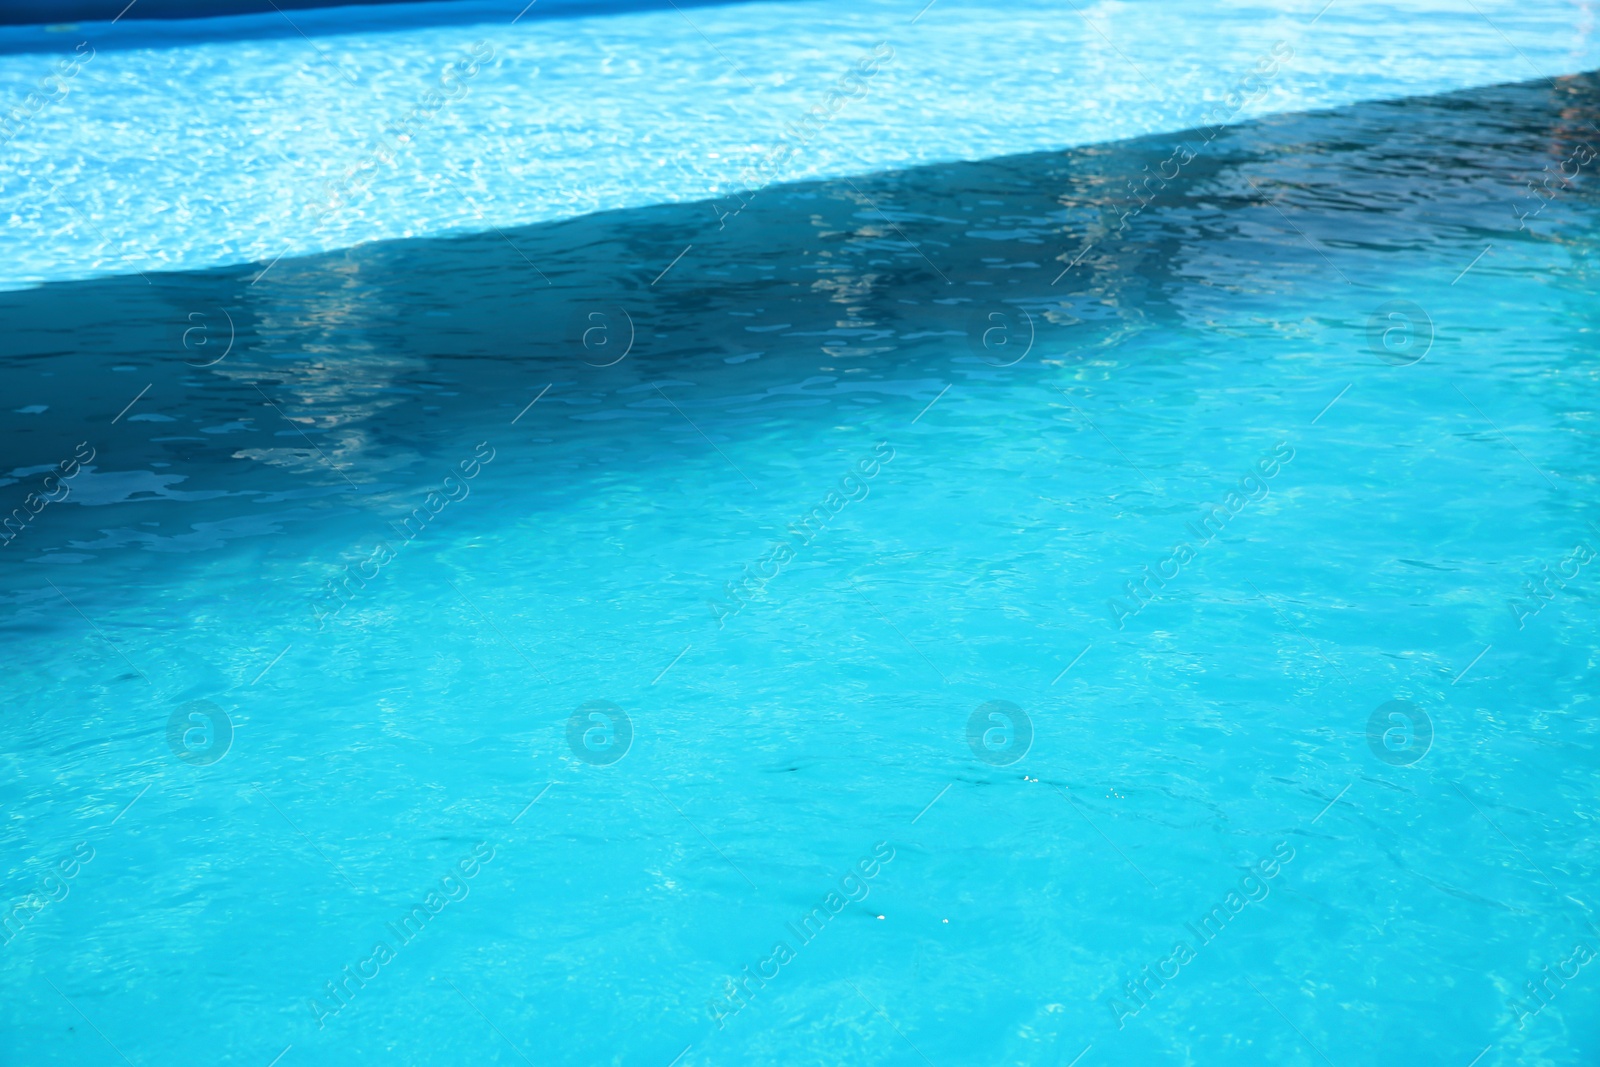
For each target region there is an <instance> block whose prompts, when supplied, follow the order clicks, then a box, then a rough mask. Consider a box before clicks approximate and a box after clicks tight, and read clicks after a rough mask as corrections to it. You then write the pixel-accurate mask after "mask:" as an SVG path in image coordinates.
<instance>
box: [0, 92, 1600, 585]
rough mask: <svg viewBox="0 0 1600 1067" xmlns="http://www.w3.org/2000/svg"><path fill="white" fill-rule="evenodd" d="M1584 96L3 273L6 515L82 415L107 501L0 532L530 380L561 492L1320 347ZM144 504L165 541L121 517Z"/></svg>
mask: <svg viewBox="0 0 1600 1067" xmlns="http://www.w3.org/2000/svg"><path fill="white" fill-rule="evenodd" d="M1597 90H1600V81H1597V79H1596V77H1595V76H1593V75H1585V76H1579V77H1573V78H1568V79H1564V80H1562V81H1561V82H1559V83H1558V84H1556V85H1554V86H1552V85H1551V84H1549V83H1528V84H1520V85H1510V86H1501V87H1495V88H1489V89H1482V90H1474V91H1470V92H1463V93H1456V94H1450V95H1447V96H1441V97H1434V98H1425V99H1412V100H1404V101H1396V102H1389V103H1378V104H1364V105H1359V106H1355V107H1350V108H1345V109H1340V110H1336V111H1328V112H1319V113H1310V114H1293V115H1282V116H1277V117H1274V118H1270V119H1267V120H1263V121H1260V122H1255V123H1251V124H1248V125H1243V126H1238V127H1233V128H1228V129H1225V130H1221V131H1188V132H1183V133H1175V134H1169V135H1161V136H1155V137H1147V138H1141V139H1137V140H1132V141H1125V142H1119V143H1113V144H1103V145H1096V146H1090V147H1085V148H1075V149H1071V150H1067V151H1060V152H1048V153H1037V154H1031V155H1024V156H1015V157H1008V158H998V159H991V160H986V161H982V162H972V163H956V164H949V165H942V166H932V167H922V168H916V169H912V170H906V171H901V172H895V173H885V174H875V175H870V176H861V177H857V178H854V179H842V180H837V181H826V182H806V183H798V184H789V185H782V186H774V187H771V188H767V189H764V190H762V191H760V192H758V193H755V194H753V195H749V196H747V197H746V198H744V199H743V200H740V199H739V198H728V199H724V200H722V201H717V202H700V203H692V204H680V205H666V206H657V207H650V208H644V209H636V210H627V211H617V212H606V213H600V214H594V215H588V216H584V217H581V218H577V219H572V220H568V221H562V222H557V223H549V224H539V225H535V226H528V227H521V228H517V229H513V230H507V231H504V232H501V231H490V232H486V233H477V234H469V235H459V236H447V237H438V238H429V239H419V240H401V241H388V242H381V243H373V244H367V245H362V246H358V247H355V248H351V249H346V250H343V251H339V252H335V253H329V254H322V255H316V256H311V257H306V258H300V259H294V258H283V259H281V260H280V261H278V262H275V263H271V264H253V265H250V266H242V267H234V268H226V269H217V270H209V271H202V272H194V273H175V274H153V275H150V276H149V277H148V278H146V277H142V276H132V277H115V278H106V279H101V280H94V281H85V282H68V283H59V284H49V285H45V286H42V287H40V288H37V289H33V290H29V291H24V292H10V293H3V294H0V329H3V332H4V335H5V337H6V349H7V353H6V358H5V360H4V363H3V366H0V375H3V376H4V385H3V387H0V392H3V394H4V395H5V396H6V397H7V398H9V399H11V401H12V403H10V404H8V405H7V408H8V410H7V412H6V413H5V414H4V416H3V419H0V434H3V441H4V445H3V455H4V457H5V460H6V462H5V466H4V468H3V469H0V474H5V473H8V472H9V473H10V476H11V477H12V478H16V479H18V482H17V483H16V484H12V485H8V486H3V487H0V488H3V490H4V491H5V492H6V493H7V494H10V495H11V496H15V497H17V499H16V500H14V501H13V500H10V498H9V497H8V503H7V504H6V507H7V509H9V508H10V507H11V506H12V505H13V504H16V503H20V501H21V497H22V494H23V493H25V492H26V491H27V489H28V488H29V485H28V484H26V483H27V482H28V480H29V479H30V478H35V477H37V473H36V471H37V470H39V469H43V468H47V467H49V466H51V465H53V464H56V463H58V462H59V461H61V460H63V459H65V458H67V457H70V456H71V455H72V454H73V451H74V448H75V447H76V446H77V445H78V444H79V443H80V442H82V441H84V439H85V438H88V439H89V441H90V443H91V444H92V446H93V447H94V448H95V449H96V450H97V456H98V460H97V462H98V463H99V465H100V470H102V471H121V472H126V473H125V474H124V475H122V476H121V480H120V481H106V480H105V479H102V480H101V482H102V484H101V488H100V490H98V491H99V492H101V493H102V495H103V496H104V499H93V498H90V499H84V498H81V497H80V500H79V502H80V503H99V504H111V503H115V504H117V505H118V506H117V507H116V508H112V509H107V508H103V507H82V508H68V507H58V508H55V509H54V510H53V512H52V513H51V514H50V515H49V518H50V520H51V521H50V523H49V524H48V528H47V529H41V530H32V529H30V530H29V531H28V532H27V533H26V534H24V535H22V536H23V537H24V538H27V539H30V540H32V541H33V544H32V545H31V546H28V547H27V549H26V550H19V549H18V548H17V547H16V546H11V547H9V549H8V550H6V551H4V552H0V559H3V560H4V561H5V562H6V563H9V564H10V565H11V567H12V568H19V567H25V566H27V564H26V563H25V562H24V561H26V560H29V559H42V558H59V559H61V560H63V561H66V560H71V559H75V558H76V559H88V558H93V557H94V554H95V553H100V552H104V551H108V550H111V549H115V548H121V547H139V546H141V545H142V546H146V547H152V548H155V547H160V548H162V550H164V551H169V552H170V551H194V550H200V549H206V548H211V547H215V546H217V545H220V544H222V543H225V542H228V541H231V540H234V539H238V538H248V537H250V536H253V535H254V534H257V533H262V532H272V531H275V530H277V529H280V528H282V527H284V526H286V525H294V524H297V523H302V522H313V521H316V520H317V519H318V517H319V515H325V514H326V513H327V509H330V508H338V507H339V506H341V504H340V501H341V499H342V498H343V497H345V496H346V495H348V494H355V495H357V496H359V495H371V494H381V493H382V492H384V491H385V490H386V488H392V487H394V486H397V485H405V486H415V485H417V484H421V482H423V481H426V480H427V479H429V478H431V477H432V474H430V473H429V472H430V471H432V469H433V467H434V466H436V465H437V464H436V463H435V460H436V459H437V458H438V457H441V456H454V455H455V454H456V453H458V452H460V451H461V450H462V449H463V448H468V450H469V451H470V447H469V446H470V442H471V441H475V440H477V439H479V437H481V436H483V433H484V430H483V428H484V427H497V428H500V429H508V428H509V427H510V426H511V424H512V423H513V420H514V419H519V418H521V416H519V412H520V411H525V410H526V408H527V405H528V404H529V403H530V402H531V401H533V400H535V399H536V398H541V399H540V405H541V406H540V408H539V410H540V412H541V417H540V419H539V420H538V423H537V431H536V434H537V437H536V439H537V440H540V441H541V442H543V444H541V446H540V447H541V449H542V450H543V452H542V454H543V456H544V457H545V458H544V459H542V460H541V461H540V464H539V465H538V466H537V467H536V468H533V469H531V470H530V472H529V473H528V479H529V480H530V481H531V482H544V483H546V485H545V488H547V489H549V490H550V491H551V492H560V491H567V492H574V491H578V490H579V487H581V485H582V484H583V483H584V482H585V480H587V479H589V478H595V477H605V476H610V475H613V474H615V473H616V472H617V471H618V470H621V469H627V470H631V471H633V472H635V473H638V472H639V471H640V469H641V468H645V469H648V468H649V467H650V466H651V465H652V464H663V463H668V462H670V461H671V458H672V457H673V456H675V455H678V454H680V452H682V451H684V450H688V449H690V448H695V449H703V448H704V446H705V443H706V441H714V442H719V443H726V442H729V441H738V440H740V439H742V438H755V437H761V436H763V435H766V436H775V437H781V436H782V435H783V434H784V433H785V432H786V431H788V430H792V429H793V428H794V427H796V426H803V425H805V424H808V423H810V424H818V423H837V422H846V421H849V419H850V418H851V416H852V414H853V413H857V412H861V411H863V410H864V408H866V407H870V406H871V405H876V404H881V403H884V402H888V401H893V402H894V403H897V404H901V405H902V406H905V407H906V408H907V410H908V411H914V410H916V409H917V408H919V407H921V406H922V405H924V404H926V403H928V402H930V401H932V400H933V399H935V398H936V396H937V395H939V393H940V390H941V388H942V387H943V386H946V385H949V384H951V383H965V384H969V385H973V386H975V387H979V388H982V387H985V383H1001V384H1004V383H1006V382H1009V381H1014V380H1017V379H1019V378H1025V377H1027V376H1035V377H1041V376H1043V377H1050V378H1052V380H1066V378H1067V377H1069V376H1071V375H1074V374H1083V373H1087V372H1088V370H1089V369H1090V368H1100V369H1099V370H1096V371H1095V373H1097V374H1098V373H1102V372H1103V371H1104V368H1105V367H1106V366H1116V365H1122V366H1126V365H1128V364H1130V363H1140V362H1144V363H1149V362H1150V361H1168V362H1171V361H1179V360H1183V359H1185V358H1186V356H1187V352H1186V349H1185V348H1184V345H1195V346H1205V354H1206V355H1207V356H1208V358H1220V359H1226V358H1227V351H1228V348H1227V346H1228V337H1229V328H1230V327H1229V326H1227V325H1226V324H1230V323H1232V324H1239V323H1242V322H1246V323H1247V322H1251V321H1259V322H1283V321H1285V320H1291V321H1295V322H1296V328H1297V329H1299V330H1300V331H1301V333H1302V334H1303V335H1308V336H1309V335H1316V336H1320V337H1323V338H1327V337H1332V338H1333V339H1334V340H1336V341H1337V343H1338V344H1339V345H1340V346H1343V348H1345V349H1348V348H1352V347H1355V346H1358V345H1360V344H1362V343H1363V341H1362V338H1364V336H1365V331H1366V328H1367V321H1368V315H1369V313H1370V311H1371V309H1372V308H1373V307H1375V306H1378V305H1380V304H1381V303H1383V302H1384V301H1385V300H1388V299H1391V298H1393V297H1397V296H1398V297H1408V296H1412V295H1414V293H1415V282H1414V279H1416V278H1418V277H1420V276H1422V275H1424V274H1427V275H1436V274H1439V272H1440V271H1441V270H1443V271H1445V272H1446V274H1448V273H1450V272H1452V271H1453V268H1452V267H1451V266H1450V265H1451V264H1454V263H1457V262H1459V263H1461V264H1463V265H1464V264H1465V263H1466V262H1467V261H1468V260H1469V259H1471V258H1472V256H1473V254H1474V253H1475V252H1477V251H1478V250H1479V249H1481V248H1482V247H1483V245H1484V244H1485V242H1486V241H1495V242H1501V243H1504V244H1513V243H1515V242H1519V241H1521V242H1528V241H1535V240H1539V241H1552V240H1557V238H1553V237H1548V236H1545V237H1536V236H1535V235H1534V234H1533V232H1532V231H1528V230H1521V231H1519V229H1518V227H1517V218H1516V216H1515V215H1514V214H1513V204H1514V202H1515V197H1516V196H1517V191H1518V186H1517V182H1518V181H1519V180H1521V179H1519V178H1518V177H1517V176H1518V175H1521V176H1523V177H1525V178H1531V177H1534V176H1536V175H1538V174H1539V173H1540V172H1541V168H1543V167H1545V166H1547V165H1549V164H1550V163H1551V162H1552V161H1559V160H1561V159H1563V158H1566V157H1567V156H1568V155H1569V154H1570V150H1571V148H1572V146H1573V145H1574V144H1578V143H1583V142H1585V141H1587V140H1588V139H1590V138H1595V136H1596V135H1595V134H1594V132H1593V129H1592V128H1591V127H1589V126H1588V124H1587V120H1589V119H1592V117H1593V116H1594V114H1595V110H1596V103H1597V100H1600V96H1597ZM1211 133H1215V136H1214V139H1212V140H1210V141H1209V142H1208V141H1207V138H1208V136H1210V135H1211ZM1182 146H1187V148H1185V147H1182ZM1190 151H1193V152H1194V156H1193V158H1192V159H1188V158H1186V156H1187V154H1188V152H1190ZM1175 160H1176V161H1178V162H1174V161H1175ZM1158 175H1159V176H1169V175H1170V176H1171V177H1170V178H1168V179H1167V180H1162V178H1160V177H1153V176H1158ZM1136 183H1137V184H1136ZM1136 190H1137V191H1136ZM1571 195H1572V196H1573V197H1580V196H1582V195H1584V194H1582V193H1580V192H1574V193H1573V194H1571ZM1572 202H1573V203H1577V202H1578V201H1577V200H1573V201H1572ZM1441 235H1442V236H1441ZM1441 242H1445V243H1447V244H1448V247H1443V246H1442V244H1441ZM1174 338H1178V339H1179V340H1180V341H1182V343H1181V344H1176V345H1175V344H1174V343H1173V339H1174ZM546 391H547V392H546ZM685 421H688V422H689V423H690V424H691V425H692V426H693V427H694V431H695V435H698V436H695V435H691V436H690V437H688V438H687V439H686V438H685V436H684V435H685V433H686V431H687V429H688V428H687V427H686V426H685V425H684V422H685ZM532 425H533V420H528V421H527V422H526V423H524V424H523V426H522V427H521V428H520V429H519V430H518V432H522V431H525V430H528V428H529V427H530V426H532ZM669 428H670V432H669ZM19 470H20V471H22V472H31V473H23V474H18V473H16V472H17V471H19ZM86 495H87V494H86ZM173 499H179V500H183V501H184V502H185V510H184V521H183V523H182V524H180V525H187V526H188V527H189V529H190V530H191V531H199V533H196V534H194V535H193V536H191V537H190V539H189V540H187V541H185V540H183V539H181V538H180V539H172V538H157V537H155V536H154V535H151V536H150V537H145V536H144V535H141V534H139V533H138V532H137V531H138V530H139V529H140V528H141V527H140V524H141V523H142V524H143V525H144V526H145V527H151V528H153V527H156V526H158V525H159V524H160V523H161V522H162V521H163V520H164V521H166V522H168V523H170V522H171V516H170V515H169V514H168V513H167V512H166V511H165V510H164V505H166V504H167V502H168V501H170V500H173ZM286 509H287V510H286ZM113 513H114V517H115V521H116V522H118V523H119V524H120V526H119V529H120V530H122V531H125V532H124V533H122V534H119V535H117V536H116V537H110V538H108V537H107V536H106V535H105V534H104V530H105V528H106V525H107V523H108V522H110V521H112V519H113ZM39 526H40V527H45V526H46V524H45V523H43V522H41V523H40V524H39ZM126 531H134V532H132V533H128V532H126ZM186 536H189V535H186ZM158 542H159V544H158ZM40 553H44V556H42V557H41V556H40V555H39V554H40ZM85 553H88V555H85ZM12 573H13V574H14V575H15V579H16V581H20V582H23V583H25V584H28V585H33V584H36V583H37V578H36V576H34V575H32V574H27V575H25V574H24V573H22V572H21V571H19V570H13V572H12Z"/></svg>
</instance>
